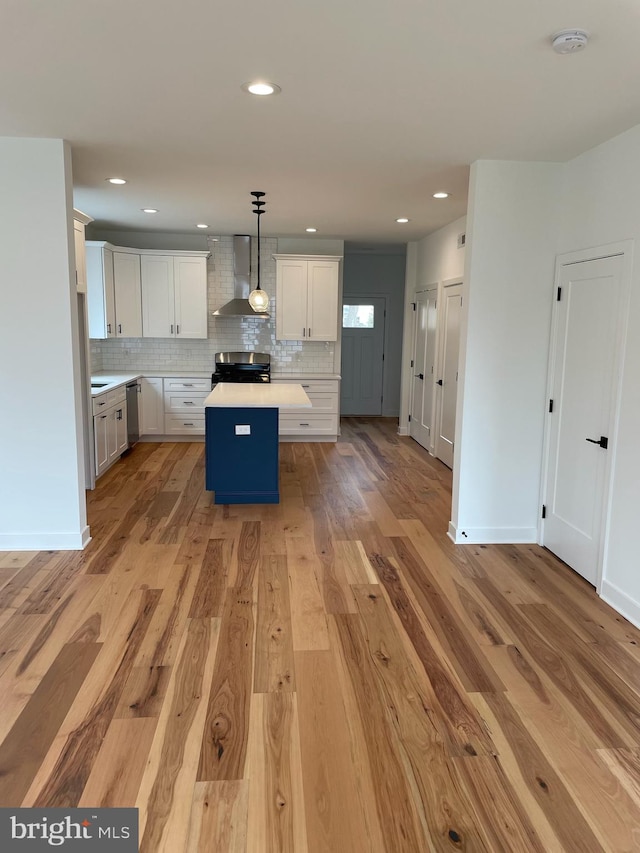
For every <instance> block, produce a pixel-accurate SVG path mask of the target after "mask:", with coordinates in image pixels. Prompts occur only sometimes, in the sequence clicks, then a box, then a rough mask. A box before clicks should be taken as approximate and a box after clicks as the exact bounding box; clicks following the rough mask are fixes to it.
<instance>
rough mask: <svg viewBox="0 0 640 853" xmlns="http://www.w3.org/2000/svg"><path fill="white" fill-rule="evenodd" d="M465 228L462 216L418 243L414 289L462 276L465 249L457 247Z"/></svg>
mask: <svg viewBox="0 0 640 853" xmlns="http://www.w3.org/2000/svg"><path fill="white" fill-rule="evenodd" d="M466 228H467V217H466V216H463V217H461V218H460V219H456V220H455V222H451V223H450V224H449V225H445V226H444V228H440V229H439V230H438V231H434V232H433V234H429V236H428V237H425V238H424V240H421V241H420V242H419V243H418V255H417V270H416V288H415V289H416V290H424V288H425V287H426V286H427V285H428V284H435V283H436V282H440V281H448V280H449V279H451V278H462V277H463V275H464V259H465V249H464V248H462V249H459V248H458V237H459V235H460V234H464V233H465V231H466Z"/></svg>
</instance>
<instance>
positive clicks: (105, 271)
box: [86, 242, 116, 338]
mask: <svg viewBox="0 0 640 853" xmlns="http://www.w3.org/2000/svg"><path fill="white" fill-rule="evenodd" d="M86 265H87V310H88V314H89V337H90V338H113V337H115V334H116V299H115V291H114V283H113V252H112V251H111V249H108V248H106V247H105V246H103V245H100V244H94V245H92V244H91V243H90V242H89V243H87V244H86Z"/></svg>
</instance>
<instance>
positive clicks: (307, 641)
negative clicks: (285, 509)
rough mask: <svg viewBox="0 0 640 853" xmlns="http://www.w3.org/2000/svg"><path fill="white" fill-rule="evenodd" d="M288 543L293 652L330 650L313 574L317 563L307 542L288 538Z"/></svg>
mask: <svg viewBox="0 0 640 853" xmlns="http://www.w3.org/2000/svg"><path fill="white" fill-rule="evenodd" d="M286 543H287V565H288V567H289V584H290V601H291V630H292V635H293V648H294V649H295V650H296V651H313V650H321V649H328V648H329V632H328V630H327V615H326V611H325V609H324V599H323V598H322V595H321V593H320V589H319V587H318V581H317V580H316V574H315V571H314V565H316V564H317V560H316V558H315V556H314V554H313V551H311V550H310V549H309V545H308V543H307V542H306V541H305V540H304V539H299V538H297V537H290V536H289V535H287V538H286Z"/></svg>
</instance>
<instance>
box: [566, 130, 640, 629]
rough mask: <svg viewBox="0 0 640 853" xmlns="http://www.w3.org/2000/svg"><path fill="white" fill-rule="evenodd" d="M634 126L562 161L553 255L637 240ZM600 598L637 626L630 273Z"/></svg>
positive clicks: (638, 475) (638, 427)
mask: <svg viewBox="0 0 640 853" xmlns="http://www.w3.org/2000/svg"><path fill="white" fill-rule="evenodd" d="M639 153H640V125H639V126H637V127H634V128H632V129H631V130H629V131H627V132H626V133H623V134H621V135H620V136H618V137H616V138H614V139H611V140H609V141H608V142H606V143H604V144H603V145H600V146H598V147H597V148H594V149H592V150H591V151H588V152H586V153H585V154H583V155H582V156H580V157H577V158H576V159H574V160H572V161H571V162H569V163H567V164H566V165H565V167H564V170H563V193H562V207H561V229H560V240H559V246H558V248H559V251H560V252H571V251H574V250H580V249H588V248H591V247H594V246H602V245H606V244H607V243H613V242H617V241H620V240H626V239H631V240H633V241H634V242H635V241H638V240H639V239H640V195H639V194H638V192H637V187H638V186H639V185H640V156H639ZM623 370H624V372H623V378H622V389H621V406H620V419H619V426H618V434H617V436H616V440H615V444H614V446H613V447H612V448H611V449H612V451H613V452H614V453H615V457H614V469H613V478H612V496H611V497H612V503H611V515H610V529H609V533H608V537H607V543H606V550H605V563H604V575H603V582H602V595H603V597H604V598H606V599H607V600H608V601H609V602H610V603H612V604H613V605H614V606H615V607H616V608H617V609H619V610H621V611H622V612H623V613H625V615H627V616H629V617H630V618H631V619H632V620H633V621H634V622H635V623H636V624H640V571H639V570H638V550H637V542H636V539H635V537H636V533H637V529H638V512H639V510H640V390H639V389H640V269H639V268H638V263H637V260H636V261H635V263H633V267H632V282H631V299H630V304H629V311H628V331H627V339H626V348H625V356H624V368H623Z"/></svg>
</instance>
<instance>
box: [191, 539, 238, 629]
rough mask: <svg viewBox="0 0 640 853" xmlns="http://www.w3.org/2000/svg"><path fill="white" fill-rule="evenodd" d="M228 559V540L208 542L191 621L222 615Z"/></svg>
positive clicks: (192, 607) (229, 546) (229, 549)
mask: <svg viewBox="0 0 640 853" xmlns="http://www.w3.org/2000/svg"><path fill="white" fill-rule="evenodd" d="M230 557H231V543H230V542H229V541H228V540H226V539H210V540H209V542H208V543H207V549H206V551H205V554H204V559H203V561H202V568H201V569H200V573H199V575H198V584H197V586H196V590H195V593H194V596H193V601H192V604H191V611H190V613H189V616H190V617H191V618H192V619H203V618H208V617H211V616H220V615H221V614H222V605H223V603H224V593H225V590H226V587H227V576H228V572H229V562H230Z"/></svg>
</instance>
